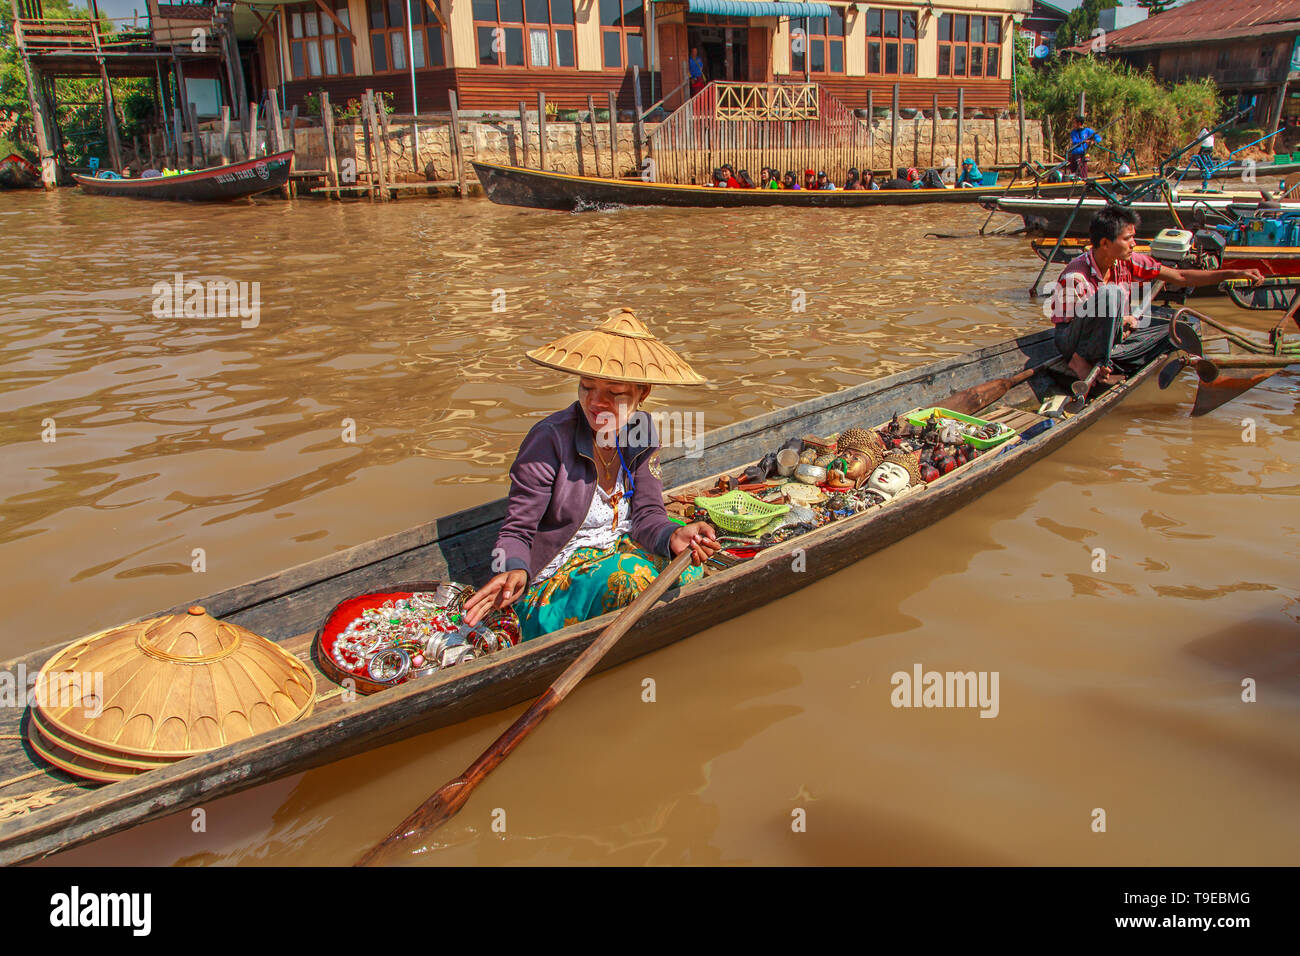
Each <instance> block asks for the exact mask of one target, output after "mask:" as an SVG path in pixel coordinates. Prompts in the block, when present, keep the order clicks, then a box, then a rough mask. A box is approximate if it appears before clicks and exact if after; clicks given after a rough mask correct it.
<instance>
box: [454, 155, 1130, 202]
mask: <svg viewBox="0 0 1300 956" xmlns="http://www.w3.org/2000/svg"><path fill="white" fill-rule="evenodd" d="M473 165H474V171H475V173H476V174H477V175H478V180H479V182H480V183H481V184H482V185H483V190H484V192H486V193H487V196H488V198H489V199H491V200H492V201H493V202H496V203H501V204H502V205H506V206H528V207H531V208H534V209H553V210H558V211H562V212H581V211H585V210H594V209H601V208H610V207H616V206H691V207H708V208H728V207H739V206H768V207H771V206H777V207H789V206H795V207H799V206H813V207H830V208H841V207H852V208H858V207H863V206H918V205H927V204H929V203H974V202H978V201H979V200H980V199H981V197H984V198H988V197H989V196H990V195H1001V194H1003V193H1004V192H1005V191H1006V186H1005V185H1003V186H986V187H982V188H978V189H952V188H945V189H872V190H865V189H855V190H843V189H827V190H821V189H791V190H786V189H715V188H712V187H709V186H689V185H674V184H670V183H648V182H642V181H640V180H635V179H600V178H597V177H594V176H571V175H569V174H567V173H554V172H544V171H542V170H538V169H522V168H520V167H518V166H501V165H497V164H494V163H474V164H473ZM1138 178H1139V179H1141V178H1142V177H1138ZM1072 188H1077V185H1076V184H1073V183H1045V184H1043V185H1042V186H1040V187H1039V189H1040V193H1039V194H1040V195H1046V196H1054V195H1067V194H1068V193H1069V191H1070V190H1071V189H1072ZM1033 189H1034V185H1033V184H1032V183H1028V184H1026V185H1024V186H1013V187H1012V189H1011V195H1018V194H1019V195H1028V194H1030V193H1032V191H1033Z"/></svg>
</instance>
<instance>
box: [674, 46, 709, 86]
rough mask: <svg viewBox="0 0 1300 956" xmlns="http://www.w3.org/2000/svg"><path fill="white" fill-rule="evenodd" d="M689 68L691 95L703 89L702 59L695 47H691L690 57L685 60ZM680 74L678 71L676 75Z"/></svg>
mask: <svg viewBox="0 0 1300 956" xmlns="http://www.w3.org/2000/svg"><path fill="white" fill-rule="evenodd" d="M687 62H688V64H689V65H690V69H691V96H694V95H695V94H696V93H698V92H700V90H702V89H704V61H703V60H701V59H700V51H699V49H698V48H697V47H691V58H690V60H688V61H687ZM680 75H681V74H680V73H679V74H678V76H680Z"/></svg>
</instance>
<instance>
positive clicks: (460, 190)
mask: <svg viewBox="0 0 1300 956" xmlns="http://www.w3.org/2000/svg"><path fill="white" fill-rule="evenodd" d="M447 103H448V105H449V106H450V107H451V161H452V162H453V163H455V164H456V195H457V196H460V197H464V196H465V194H466V193H467V192H468V187H467V186H466V184H465V156H464V154H463V153H462V152H461V149H460V107H459V104H458V103H457V100H456V91H455V90H448V91H447Z"/></svg>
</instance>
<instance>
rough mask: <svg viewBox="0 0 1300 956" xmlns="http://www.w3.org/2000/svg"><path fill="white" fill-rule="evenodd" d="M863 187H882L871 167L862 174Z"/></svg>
mask: <svg viewBox="0 0 1300 956" xmlns="http://www.w3.org/2000/svg"><path fill="white" fill-rule="evenodd" d="M862 188H863V189H879V188H880V183H878V182H876V174H875V173H873V172H872V171H871V170H869V169H868V170H867V171H866V172H864V173H863V174H862Z"/></svg>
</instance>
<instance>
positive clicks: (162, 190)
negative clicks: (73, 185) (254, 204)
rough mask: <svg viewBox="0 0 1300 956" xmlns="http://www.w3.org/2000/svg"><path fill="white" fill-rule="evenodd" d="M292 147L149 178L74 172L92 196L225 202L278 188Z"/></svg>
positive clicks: (287, 169) (285, 176) (286, 172)
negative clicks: (270, 153)
mask: <svg viewBox="0 0 1300 956" xmlns="http://www.w3.org/2000/svg"><path fill="white" fill-rule="evenodd" d="M292 159H293V150H291V149H290V150H285V151H284V152H283V153H275V154H273V155H271V156H262V157H258V158H255V159H249V160H245V161H244V162H242V163H229V164H227V165H225V166H209V167H208V168H207V169H199V170H195V171H194V172H192V173H185V174H183V175H180V176H152V177H150V178H148V179H100V178H98V177H95V176H82V175H80V174H74V175H73V177H72V178H73V179H75V180H76V181H77V184H78V185H80V186H81V188H82V189H83V190H84V191H85V192H88V193H90V194H91V195H94V196H125V197H127V198H130V199H171V200H177V201H181V202H227V201H229V200H232V199H242V198H244V197H245V196H255V195H257V194H258V193H263V192H266V191H267V190H271V189H279V188H280V187H281V186H283V185H284V184H285V183H287V182H288V181H289V172H290V165H291V163H290V161H291V160H292Z"/></svg>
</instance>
